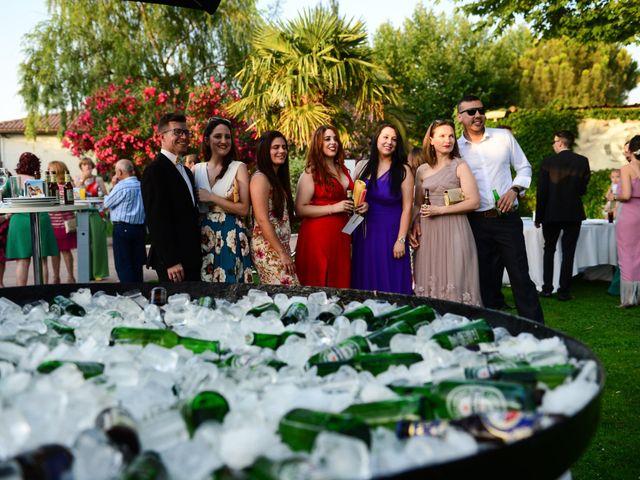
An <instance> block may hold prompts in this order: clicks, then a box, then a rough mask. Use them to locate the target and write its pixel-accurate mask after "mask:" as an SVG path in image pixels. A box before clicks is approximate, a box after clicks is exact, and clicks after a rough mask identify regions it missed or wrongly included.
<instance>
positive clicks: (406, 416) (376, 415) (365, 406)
mask: <svg viewBox="0 0 640 480" xmlns="http://www.w3.org/2000/svg"><path fill="white" fill-rule="evenodd" d="M342 413H345V414H349V415H355V416H356V417H359V418H361V419H363V420H364V421H365V423H366V424H367V425H368V426H369V427H370V428H375V427H385V428H389V429H392V430H393V429H395V427H396V424H397V423H398V422H399V421H401V420H405V421H412V422H416V421H420V420H424V419H426V418H433V416H432V415H431V413H430V412H429V411H428V410H427V404H426V402H425V399H424V397H422V396H421V395H413V396H409V397H404V398H394V399H392V400H382V401H379V402H370V403H355V404H353V405H351V406H349V407H348V408H346V409H345V410H343V411H342Z"/></svg>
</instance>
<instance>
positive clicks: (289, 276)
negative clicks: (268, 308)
mask: <svg viewBox="0 0 640 480" xmlns="http://www.w3.org/2000/svg"><path fill="white" fill-rule="evenodd" d="M257 163H258V169H257V170H256V172H255V173H254V174H253V175H252V177H251V183H250V184H249V190H250V192H251V205H252V206H253V219H254V222H253V223H254V225H253V233H252V235H251V257H252V259H253V265H254V266H255V268H256V270H257V271H258V275H259V276H260V282H261V283H263V284H275V285H299V284H300V283H299V282H298V277H297V275H296V266H295V264H294V263H293V259H292V258H291V249H290V247H289V240H290V239H291V224H290V222H289V219H290V218H292V217H293V198H292V196H291V183H290V180H289V145H288V144H287V140H286V139H285V138H284V135H282V133H280V132H277V131H270V132H267V133H265V134H264V135H263V136H262V137H261V138H260V141H259V142H258V154H257Z"/></svg>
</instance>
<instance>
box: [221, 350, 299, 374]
mask: <svg viewBox="0 0 640 480" xmlns="http://www.w3.org/2000/svg"><path fill="white" fill-rule="evenodd" d="M215 363H216V365H218V366H219V367H221V368H229V367H230V368H246V367H248V368H251V367H257V366H258V365H266V366H268V367H271V368H275V369H276V370H279V369H280V368H282V367H284V366H286V365H287V364H286V363H284V362H281V361H280V360H277V359H275V358H268V357H263V356H261V355H254V354H251V353H236V354H233V355H229V356H228V357H226V358H225V359H224V360H218V361H216V362H215Z"/></svg>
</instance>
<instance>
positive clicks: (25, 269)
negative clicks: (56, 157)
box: [6, 152, 60, 287]
mask: <svg viewBox="0 0 640 480" xmlns="http://www.w3.org/2000/svg"><path fill="white" fill-rule="evenodd" d="M16 173H17V174H18V177H20V178H21V179H22V181H23V182H24V181H25V180H30V179H33V178H34V177H35V175H36V174H38V175H39V174H40V159H39V158H38V157H36V156H35V155H34V154H33V153H30V152H24V153H23V154H22V155H20V159H19V161H18V166H17V167H16ZM40 251H41V256H42V257H43V258H44V257H52V256H57V255H60V253H59V251H58V243H57V242H56V237H55V235H54V233H53V227H52V226H51V219H50V218H49V214H48V213H40ZM6 255H7V258H10V259H15V260H16V285H17V286H19V287H23V286H25V285H26V284H27V279H28V277H29V265H30V263H31V255H32V245H31V221H30V219H29V214H28V213H15V214H13V215H11V220H10V221H9V231H8V233H7V251H6ZM42 267H43V278H44V282H45V283H48V277H49V272H48V269H47V262H46V261H44V262H42Z"/></svg>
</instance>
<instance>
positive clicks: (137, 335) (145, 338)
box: [109, 327, 220, 353]
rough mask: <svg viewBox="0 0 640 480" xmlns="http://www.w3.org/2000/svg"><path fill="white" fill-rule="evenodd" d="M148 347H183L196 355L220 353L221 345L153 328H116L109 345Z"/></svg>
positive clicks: (213, 341) (212, 341)
mask: <svg viewBox="0 0 640 480" xmlns="http://www.w3.org/2000/svg"><path fill="white" fill-rule="evenodd" d="M117 343H118V344H131V345H147V344H148V343H155V344H156V345H160V346H162V347H165V348H173V347H175V346H176V345H182V346H184V347H185V348H186V349H188V350H191V351H192V352H194V353H202V352H205V351H210V352H215V353H218V352H220V344H219V343H218V342H217V341H215V340H201V339H199V338H191V337H180V336H179V335H178V334H176V333H175V332H173V331H171V330H161V329H152V328H132V327H115V328H113V329H112V330H111V338H110V340H109V345H115V344H117Z"/></svg>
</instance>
